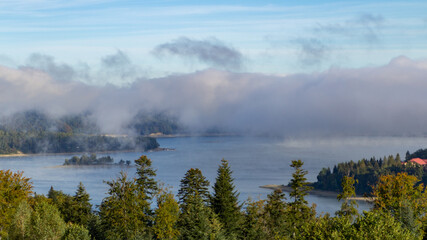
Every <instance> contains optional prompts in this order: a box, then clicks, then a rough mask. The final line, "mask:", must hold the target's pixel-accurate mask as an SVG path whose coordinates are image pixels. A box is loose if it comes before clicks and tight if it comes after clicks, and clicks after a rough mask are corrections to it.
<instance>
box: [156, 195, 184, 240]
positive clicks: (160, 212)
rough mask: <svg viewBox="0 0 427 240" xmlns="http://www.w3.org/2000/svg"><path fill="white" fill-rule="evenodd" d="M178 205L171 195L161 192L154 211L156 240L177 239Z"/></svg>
mask: <svg viewBox="0 0 427 240" xmlns="http://www.w3.org/2000/svg"><path fill="white" fill-rule="evenodd" d="M178 219H179V205H178V202H177V201H176V200H175V198H174V196H173V194H172V193H171V192H169V191H167V190H162V191H161V193H160V195H159V196H158V198H157V208H156V210H155V211H154V226H153V228H154V234H155V235H156V238H157V239H178V236H179V230H178V226H177V222H178Z"/></svg>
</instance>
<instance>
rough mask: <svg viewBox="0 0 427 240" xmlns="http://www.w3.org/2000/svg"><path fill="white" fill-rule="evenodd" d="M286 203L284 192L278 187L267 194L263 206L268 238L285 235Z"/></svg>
mask: <svg viewBox="0 0 427 240" xmlns="http://www.w3.org/2000/svg"><path fill="white" fill-rule="evenodd" d="M287 208H288V205H287V203H286V197H285V194H284V193H283V192H282V190H280V189H276V190H274V192H272V193H271V194H269V195H268V196H267V204H266V205H265V207H264V219H265V223H266V226H267V230H268V238H269V239H277V238H280V237H283V236H285V235H286V231H287V230H288V229H287V218H288V213H287Z"/></svg>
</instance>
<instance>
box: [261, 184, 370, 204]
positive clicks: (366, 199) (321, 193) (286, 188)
mask: <svg viewBox="0 0 427 240" xmlns="http://www.w3.org/2000/svg"><path fill="white" fill-rule="evenodd" d="M260 188H266V189H271V190H276V189H281V190H282V191H284V192H291V191H292V188H291V187H289V186H285V185H277V184H268V185H263V186H260ZM308 193H309V194H312V195H316V196H319V197H325V198H335V199H336V198H337V196H338V194H339V193H337V192H333V191H325V190H318V189H312V190H310V191H308ZM348 200H356V201H364V202H369V203H372V202H373V201H374V200H375V199H374V198H373V197H363V196H356V197H350V198H348Z"/></svg>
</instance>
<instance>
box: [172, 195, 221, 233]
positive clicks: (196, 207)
mask: <svg viewBox="0 0 427 240" xmlns="http://www.w3.org/2000/svg"><path fill="white" fill-rule="evenodd" d="M187 200H188V204H187V205H186V207H185V208H184V210H183V211H182V213H181V215H180V218H179V222H178V226H179V230H180V239H182V240H211V239H221V238H222V237H223V233H222V230H221V223H220V222H219V220H218V218H217V216H216V214H215V213H214V212H213V211H212V209H211V208H209V207H208V206H206V204H205V202H204V201H203V199H202V197H201V196H200V195H193V196H188V199H187Z"/></svg>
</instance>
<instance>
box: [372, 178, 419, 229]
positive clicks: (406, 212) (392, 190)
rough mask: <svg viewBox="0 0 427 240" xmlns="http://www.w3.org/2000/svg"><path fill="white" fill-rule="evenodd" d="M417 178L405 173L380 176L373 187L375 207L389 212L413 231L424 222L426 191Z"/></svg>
mask: <svg viewBox="0 0 427 240" xmlns="http://www.w3.org/2000/svg"><path fill="white" fill-rule="evenodd" d="M417 182H418V179H417V178H416V177H414V176H410V175H407V174H406V173H399V174H397V175H395V176H393V175H386V176H382V177H381V178H380V180H379V182H378V184H377V186H376V187H375V188H374V196H375V197H376V198H375V202H374V203H375V205H374V206H375V209H378V210H382V211H384V212H389V213H390V214H391V215H392V216H394V217H395V218H396V219H397V220H398V221H400V222H401V223H402V225H403V226H404V227H405V228H407V229H409V230H410V231H411V232H413V233H417V232H419V231H420V228H421V227H422V223H423V222H424V223H425V222H426V221H427V219H426V216H425V212H426V211H427V192H425V189H424V185H423V184H419V185H416V183H417Z"/></svg>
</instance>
